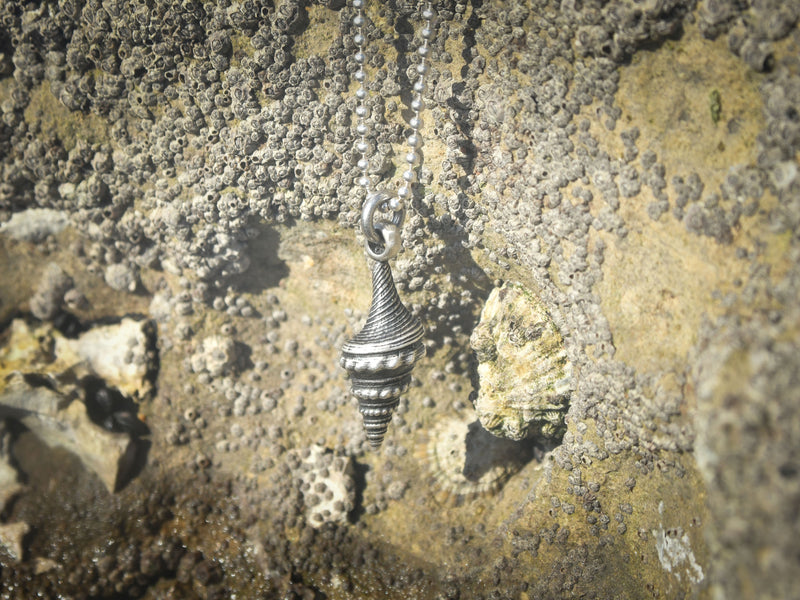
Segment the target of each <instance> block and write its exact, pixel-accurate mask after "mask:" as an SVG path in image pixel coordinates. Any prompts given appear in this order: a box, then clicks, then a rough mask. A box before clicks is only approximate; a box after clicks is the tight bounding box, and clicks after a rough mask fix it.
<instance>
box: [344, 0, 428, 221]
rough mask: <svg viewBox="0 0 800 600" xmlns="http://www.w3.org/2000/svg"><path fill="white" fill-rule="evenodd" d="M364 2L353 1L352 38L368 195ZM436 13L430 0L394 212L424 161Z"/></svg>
mask: <svg viewBox="0 0 800 600" xmlns="http://www.w3.org/2000/svg"><path fill="white" fill-rule="evenodd" d="M364 5H365V0H353V8H355V9H356V16H355V17H354V18H353V25H354V26H355V29H356V33H355V36H354V37H353V41H354V42H355V45H356V48H357V50H356V54H355V56H354V59H355V61H356V63H357V64H358V71H356V74H355V78H356V81H358V82H359V88H358V90H356V99H357V100H358V103H357V105H356V117H357V119H358V120H357V124H356V133H358V136H359V139H358V141H357V142H356V151H358V152H359V153H360V154H361V158H360V159H359V161H358V168H359V169H360V170H361V176H360V177H359V178H358V184H359V185H360V186H362V187H364V189H365V190H366V192H367V195H369V194H370V193H371V189H370V181H369V176H368V175H367V169H368V167H369V161H368V159H367V153H368V151H369V143H368V142H367V133H368V132H369V129H368V127H367V123H366V120H367V115H368V113H369V110H368V109H367V106H366V99H367V90H366V89H365V87H364V83H365V81H366V79H367V74H366V72H365V71H364V63H365V62H366V58H367V57H366V54H365V53H364V48H365V44H366V41H367V40H366V36H365V35H364V25H365V24H366V17H365V16H364ZM434 16H435V13H434V12H433V4H432V2H430V1H429V2H428V3H427V5H426V7H425V9H424V10H423V11H422V18H423V19H424V20H425V24H424V26H423V28H422V31H421V32H420V35H421V36H422V43H421V44H420V46H419V47H418V48H417V54H419V56H420V62H419V64H417V68H416V70H417V75H418V78H417V80H416V81H415V82H414V98H413V100H412V101H411V111H412V112H413V116H412V117H411V119H410V120H409V122H408V125H409V127H410V128H411V133H410V134H409V136H408V138H407V142H408V146H409V149H408V152H406V155H405V162H406V165H407V166H406V170H405V171H403V183H402V185H401V186H400V188H399V189H398V190H397V197H393V198H391V200H390V201H389V208H390V209H391V210H392V211H395V212H398V211H402V210H404V208H405V202H406V201H407V200H409V199H410V198H411V194H412V191H411V185H412V184H413V183H414V181H415V180H416V172H415V170H414V169H415V167H417V166H421V164H422V160H421V156H420V154H419V150H418V149H419V146H420V145H421V141H422V140H421V139H420V136H419V130H420V128H421V127H422V118H421V117H420V114H421V113H422V111H423V110H424V109H425V103H424V101H423V100H422V92H424V91H425V74H426V73H427V72H428V62H427V59H428V54H429V53H430V42H431V40H432V39H433V35H434V31H433V19H434Z"/></svg>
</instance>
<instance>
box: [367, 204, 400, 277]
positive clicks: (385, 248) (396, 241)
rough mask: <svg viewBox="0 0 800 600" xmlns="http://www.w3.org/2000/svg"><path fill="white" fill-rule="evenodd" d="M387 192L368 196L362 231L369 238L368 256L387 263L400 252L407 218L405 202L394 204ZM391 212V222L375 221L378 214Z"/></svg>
mask: <svg viewBox="0 0 800 600" xmlns="http://www.w3.org/2000/svg"><path fill="white" fill-rule="evenodd" d="M392 200H394V197H393V196H390V195H389V194H388V193H386V192H373V193H371V194H370V195H369V196H367V199H366V201H365V202H364V208H363V209H362V211H361V230H362V231H363V232H364V236H365V237H366V238H367V241H366V250H367V255H368V256H369V257H370V258H371V259H372V260H375V261H378V262H385V261H387V260H389V259H390V258H393V257H395V256H396V255H397V253H398V252H399V251H400V248H401V247H402V245H403V242H402V240H401V238H400V229H401V228H402V226H403V221H404V220H405V217H406V210H405V206H404V203H403V202H392ZM378 211H380V212H391V213H392V214H391V217H390V219H389V220H378V221H376V220H375V213H376V212H378Z"/></svg>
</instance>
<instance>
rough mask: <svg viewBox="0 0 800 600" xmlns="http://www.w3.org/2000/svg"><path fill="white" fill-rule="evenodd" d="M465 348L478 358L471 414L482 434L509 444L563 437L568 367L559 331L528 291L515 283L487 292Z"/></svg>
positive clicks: (570, 389) (568, 388)
mask: <svg viewBox="0 0 800 600" xmlns="http://www.w3.org/2000/svg"><path fill="white" fill-rule="evenodd" d="M470 345H471V346H472V349H473V350H474V351H475V355H476V357H477V359H478V380H479V386H480V388H479V390H478V396H477V400H476V402H475V410H476V411H477V413H478V418H479V419H480V421H481V424H482V425H483V426H484V427H485V428H486V430H487V431H489V432H490V433H492V434H494V435H496V436H498V437H503V438H508V439H511V440H521V439H523V438H526V437H531V436H536V437H538V438H544V439H550V440H552V439H557V438H560V437H561V436H562V435H563V434H564V431H565V426H564V413H565V412H566V411H567V408H568V405H569V397H570V393H571V391H572V364H571V363H570V362H569V360H568V358H567V352H566V350H565V349H564V340H563V338H562V337H561V334H560V333H559V331H558V328H557V327H556V325H555V323H554V322H553V320H552V318H551V317H550V315H549V314H548V312H547V309H546V308H545V307H544V305H543V304H542V302H541V301H540V300H539V299H538V298H536V296H534V294H533V293H532V292H531V291H530V290H528V289H526V288H525V287H524V286H523V285H522V284H520V283H516V282H506V283H505V284H503V286H502V287H499V288H495V289H494V290H492V293H491V294H489V298H488V299H487V300H486V305H485V306H484V308H483V311H482V312H481V319H480V322H479V324H478V325H477V327H475V330H474V331H473V333H472V336H471V338H470Z"/></svg>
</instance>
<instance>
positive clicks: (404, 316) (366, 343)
mask: <svg viewBox="0 0 800 600" xmlns="http://www.w3.org/2000/svg"><path fill="white" fill-rule="evenodd" d="M423 337H424V330H423V328H422V323H421V322H420V320H419V319H418V318H416V317H415V316H414V315H412V314H411V313H410V312H409V310H408V309H407V308H406V307H405V306H404V305H403V303H402V301H401V300H400V296H399V295H398V293H397V289H396V288H395V285H394V279H393V278H392V271H391V269H390V267H389V263H388V262H385V261H380V262H375V263H373V267H372V305H371V306H370V309H369V315H368V316H367V322H366V323H365V324H364V328H363V329H362V330H361V331H360V332H359V333H358V334H356V336H355V337H354V338H353V339H352V340H350V341H348V342H346V343H345V344H344V345H343V346H342V356H341V359H340V364H341V365H342V367H344V369H345V370H347V372H348V374H349V376H350V382H351V387H352V392H353V395H354V396H355V397H356V398H358V407H359V411H360V412H361V415H362V416H363V418H364V431H365V433H366V436H367V440H368V441H369V443H370V445H371V446H372V447H373V448H379V447H380V445H381V443H382V442H383V436H384V435H385V434H386V430H387V429H388V427H389V423H390V422H391V420H392V414H393V413H394V409H395V408H396V407H397V405H398V403H399V402H400V396H401V395H402V394H403V392H405V391H406V390H407V389H408V387H409V385H410V384H411V371H412V369H413V368H414V363H416V362H417V361H418V360H419V359H420V358H422V357H423V356H424V355H425V346H424V345H423V343H422V339H423Z"/></svg>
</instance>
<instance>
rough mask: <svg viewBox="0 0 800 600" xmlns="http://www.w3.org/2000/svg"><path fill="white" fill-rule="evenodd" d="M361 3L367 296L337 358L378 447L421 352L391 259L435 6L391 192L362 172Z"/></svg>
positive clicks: (359, 14)
mask: <svg viewBox="0 0 800 600" xmlns="http://www.w3.org/2000/svg"><path fill="white" fill-rule="evenodd" d="M364 5H365V0H353V8H355V9H356V15H355V17H354V18H353V25H354V26H355V30H356V33H355V35H354V37H353V41H354V42H355V45H356V53H355V55H354V59H355V61H356V63H357V64H358V71H356V73H355V79H356V81H358V82H359V84H360V85H359V88H358V90H357V91H356V99H357V100H358V103H357V105H356V109H355V114H356V117H357V119H358V120H357V124H356V132H357V133H358V136H359V138H358V140H357V142H356V146H355V148H356V150H357V151H358V153H359V154H360V155H361V158H360V159H359V161H358V168H359V169H360V170H361V176H360V177H359V178H358V184H359V185H361V186H362V187H364V189H365V190H366V200H365V201H364V206H363V208H362V211H361V230H362V231H363V233H364V236H365V237H366V244H365V246H366V252H367V256H369V258H370V259H371V268H372V304H371V305H370V309H369V314H368V316H367V322H366V323H365V324H364V327H363V329H362V330H361V331H360V332H359V333H357V334H356V336H355V337H354V338H353V339H351V340H350V341H348V342H346V343H345V344H344V345H343V346H342V354H341V359H340V363H341V365H342V367H344V368H345V370H346V371H347V373H348V375H349V377H350V383H351V388H352V392H353V395H354V396H355V397H356V398H357V399H358V408H359V412H360V413H361V415H362V417H363V419H364V431H365V434H366V437H367V441H368V442H369V444H370V446H372V447H373V448H376V449H377V448H379V447H380V445H381V443H382V442H383V436H384V435H385V434H386V430H387V429H388V427H389V423H390V422H391V420H392V414H393V413H394V409H395V408H396V407H397V405H398V404H399V402H400V396H401V395H402V394H403V393H404V392H405V391H406V390H407V389H408V387H409V385H410V384H411V371H412V369H413V368H414V364H415V363H416V362H417V361H418V360H419V359H420V358H422V357H423V356H424V355H425V346H424V345H423V343H422V339H423V337H424V333H425V332H424V330H423V328H422V323H421V322H420V320H419V319H418V318H417V317H415V316H414V315H412V314H411V312H410V311H409V310H408V309H407V308H406V307H405V306H404V305H403V302H402V301H401V300H400V296H399V294H398V293H397V288H396V287H395V285H394V279H393V277H392V270H391V268H390V266H389V259H391V258H392V257H394V256H395V255H396V254H397V252H398V251H399V250H400V247H401V246H402V241H401V239H400V230H401V228H402V226H403V220H404V219H405V212H406V203H407V202H409V201H410V200H411V199H412V195H413V192H412V184H413V183H414V181H415V178H416V172H415V170H414V169H415V167H417V166H419V165H420V164H421V156H420V153H419V147H420V144H421V139H420V136H419V130H420V127H422V119H421V118H420V113H421V112H422V110H423V108H424V103H423V101H422V92H423V91H424V90H425V74H426V73H427V71H428V65H427V62H426V59H427V56H428V53H429V52H430V46H429V44H430V41H431V40H432V39H433V19H434V12H433V7H432V4H431V2H427V4H426V6H425V8H424V9H423V10H422V18H423V19H424V21H425V24H424V26H423V28H422V31H421V36H422V43H421V44H420V45H419V47H418V48H417V54H419V56H420V62H419V63H418V64H417V67H416V71H417V75H418V78H417V80H416V81H415V82H414V97H413V99H412V101H411V111H412V112H413V116H412V117H411V119H409V122H408V125H409V127H410V128H411V133H410V134H409V136H408V138H407V142H408V146H409V150H408V152H407V153H406V155H405V162H406V164H407V168H406V170H405V171H404V172H403V182H402V184H401V186H400V188H399V189H398V190H397V192H395V193H391V192H388V191H386V190H378V191H376V190H373V189H372V186H371V183H370V179H369V176H368V175H367V169H368V167H369V161H368V159H367V153H368V152H369V143H368V141H367V134H368V132H369V129H368V127H367V123H366V120H367V113H368V109H367V106H366V104H365V100H366V99H367V90H366V89H365V88H364V82H365V81H366V78H367V75H366V73H365V71H364V63H365V62H366V55H365V53H364V49H365V44H366V35H365V34H364V26H365V24H366V17H365V15H364Z"/></svg>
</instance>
